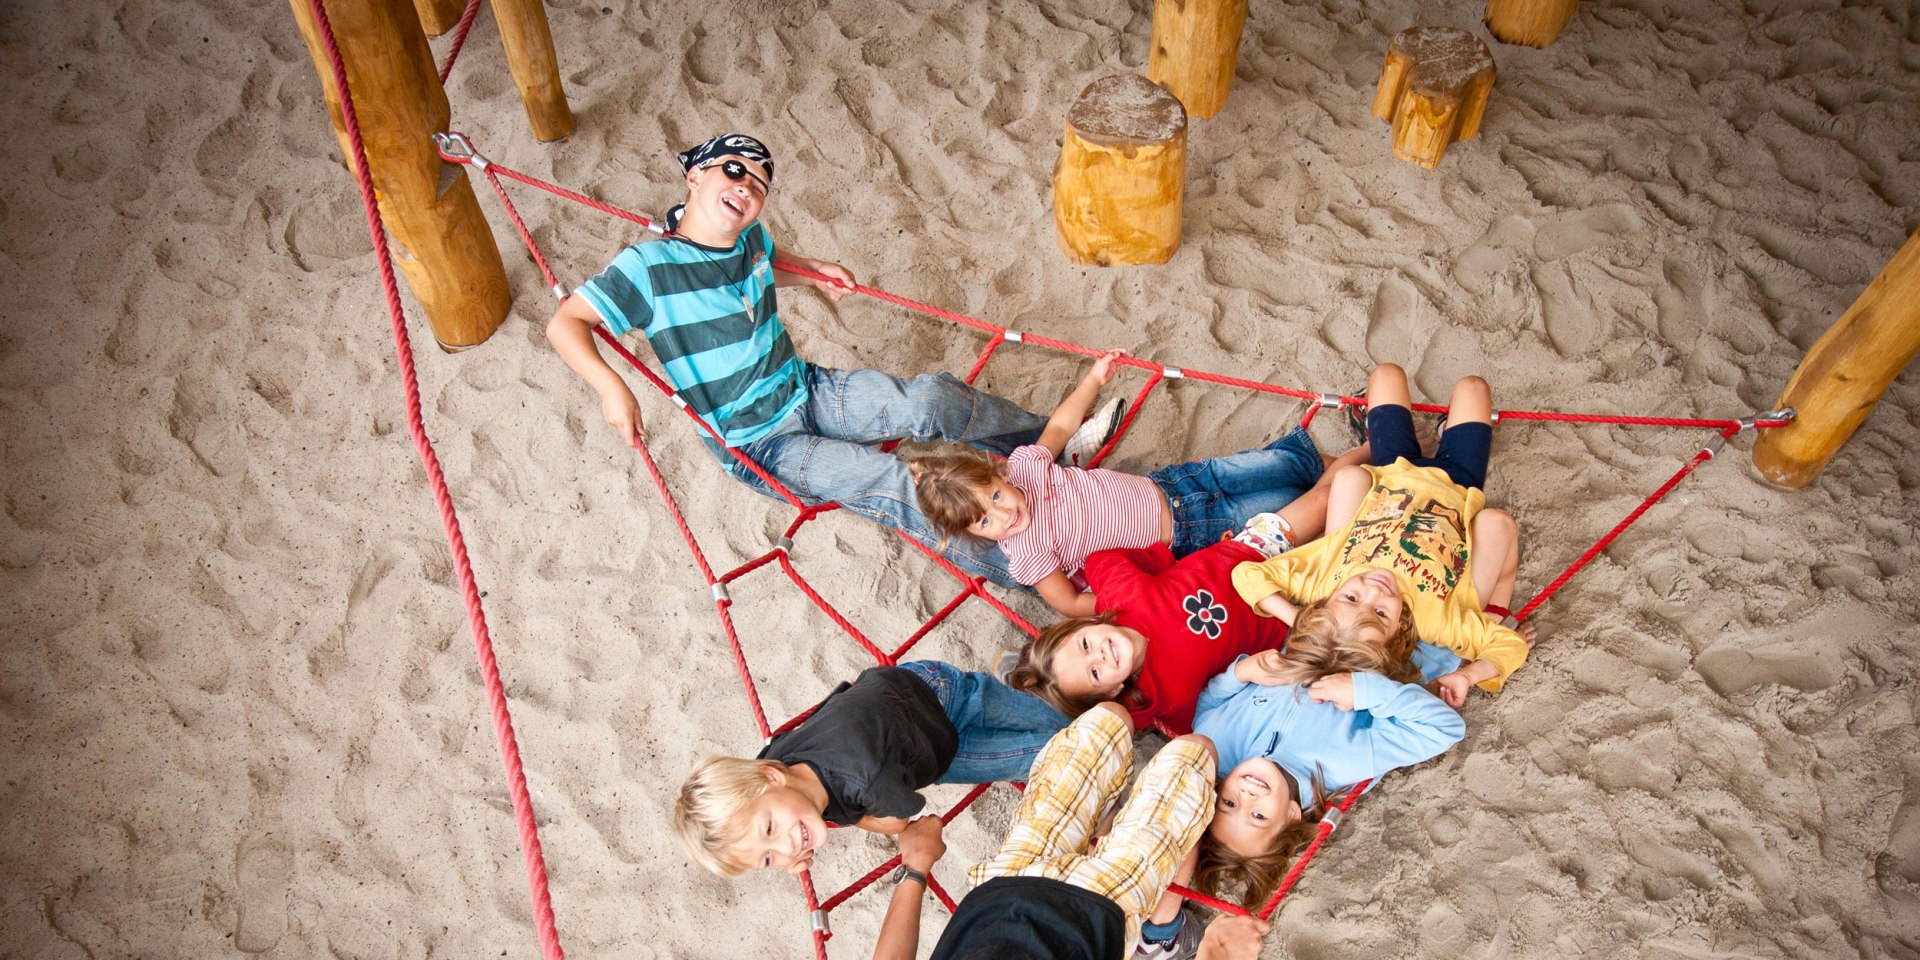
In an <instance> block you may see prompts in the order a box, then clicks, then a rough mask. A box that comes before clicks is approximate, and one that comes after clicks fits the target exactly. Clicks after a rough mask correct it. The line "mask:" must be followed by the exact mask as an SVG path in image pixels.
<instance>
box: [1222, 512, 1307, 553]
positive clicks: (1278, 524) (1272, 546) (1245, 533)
mask: <svg viewBox="0 0 1920 960" xmlns="http://www.w3.org/2000/svg"><path fill="white" fill-rule="evenodd" d="M1233 542H1235V543H1244V544H1246V545H1247V546H1249V547H1252V548H1254V549H1255V550H1258V551H1260V555H1261V556H1263V557H1268V558H1272V557H1277V556H1279V555H1281V554H1283V553H1286V552H1287V551H1288V550H1292V549H1293V528H1292V527H1290V526H1288V525H1287V521H1286V518H1284V517H1282V516H1280V515H1279V514H1277V513H1256V514H1254V515H1253V519H1251V520H1248V521H1247V525H1246V527H1245V528H1244V529H1242V530H1241V531H1240V532H1239V533H1237V534H1234V536H1233Z"/></svg>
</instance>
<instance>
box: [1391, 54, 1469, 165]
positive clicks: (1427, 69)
mask: <svg viewBox="0 0 1920 960" xmlns="http://www.w3.org/2000/svg"><path fill="white" fill-rule="evenodd" d="M1493 75H1494V70H1493V54H1491V53H1488V52H1487V45H1486V44H1484V43H1481V42H1480V40H1479V38H1477V37H1475V36H1474V35H1473V34H1471V33H1468V32H1466V31H1465V30H1456V29H1454V28H1452V27H1414V28H1413V29H1411V30H1402V31H1400V32H1399V33H1397V34H1395V35H1394V38H1393V42H1392V43H1391V44H1388V46H1387V64H1386V66H1385V67H1384V68H1383V69H1382V70H1381V71H1380V86H1379V88H1378V89H1377V90H1376V91H1375V92H1374V95H1373V115H1374V116H1376V117H1379V118H1380V119H1382V120H1387V121H1390V122H1392V124H1393V155H1394V156H1396V157H1399V158H1400V159H1402V160H1406V161H1408V162H1410V163H1417V164H1419V165H1420V166H1423V167H1426V168H1427V169H1429V170H1431V169H1433V168H1434V167H1437V166H1439V165H1440V158H1441V157H1443V156H1446V153H1447V145H1448V144H1450V143H1452V142H1454V141H1456V140H1472V139H1473V138H1474V137H1475V136H1478V135H1479V133H1480V118H1481V116H1482V115H1483V114H1485V113H1486V110H1487V95H1488V94H1490V93H1492V92H1493Z"/></svg>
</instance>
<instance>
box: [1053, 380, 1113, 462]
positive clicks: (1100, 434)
mask: <svg viewBox="0 0 1920 960" xmlns="http://www.w3.org/2000/svg"><path fill="white" fill-rule="evenodd" d="M1126 415H1127V398H1125V397H1114V398H1113V399H1112V400H1109V401H1107V403H1106V405H1105V406H1103V407H1101V408H1100V409H1098V410H1095V411H1094V412H1093V416H1090V417H1088V418H1087V422H1085V423H1083V424H1081V425H1080V429H1078V430H1075V431H1074V432H1073V436H1071V437H1068V438H1067V443H1066V446H1064V447H1062V448H1061V449H1060V457H1059V464H1060V465H1061V466H1063V467H1077V466H1080V465H1082V464H1085V463H1091V462H1092V461H1093V455H1094V454H1096V453H1099V452H1100V448H1101V447H1104V446H1106V445H1107V441H1108V440H1112V439H1113V435H1114V433H1115V431H1118V430H1119V429H1120V421H1121V420H1122V419H1124V418H1125V417H1126Z"/></svg>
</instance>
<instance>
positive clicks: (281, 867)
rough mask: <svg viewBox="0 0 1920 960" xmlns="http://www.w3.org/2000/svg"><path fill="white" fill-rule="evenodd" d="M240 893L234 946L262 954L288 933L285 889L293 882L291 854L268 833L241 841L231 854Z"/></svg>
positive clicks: (234, 880)
mask: <svg viewBox="0 0 1920 960" xmlns="http://www.w3.org/2000/svg"><path fill="white" fill-rule="evenodd" d="M233 883H234V887H235V888H236V889H237V890H238V891H239V895H238V898H237V899H238V900H239V905H240V908H239V911H238V916H237V917H236V918H235V920H234V930H233V945H234V947H235V948H237V949H238V950H240V952H242V953H265V952H267V951H268V950H271V949H273V948H274V945H276V944H278V943H279V942H280V938H281V937H283V936H285V935H286V933H287V890H288V888H289V887H290V886H291V885H292V883H293V851H292V850H291V849H288V847H287V845H286V844H285V843H284V842H282V841H281V840H280V838H278V837H276V836H274V835H273V834H270V833H255V834H251V835H249V836H248V837H247V838H246V839H244V840H242V841H240V847H239V849H238V850H237V851H235V853H234V855H233Z"/></svg>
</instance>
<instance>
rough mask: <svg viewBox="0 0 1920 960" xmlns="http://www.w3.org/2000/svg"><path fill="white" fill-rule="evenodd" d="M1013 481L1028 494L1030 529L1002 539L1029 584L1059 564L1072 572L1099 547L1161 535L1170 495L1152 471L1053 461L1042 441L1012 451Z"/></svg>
mask: <svg viewBox="0 0 1920 960" xmlns="http://www.w3.org/2000/svg"><path fill="white" fill-rule="evenodd" d="M1007 482H1009V483H1011V484H1013V485H1014V486H1016V487H1019V488H1020V492H1021V493H1023V494H1025V495H1026V497H1027V513H1028V514H1029V515H1030V516H1031V517H1032V518H1033V519H1032V522H1031V523H1029V524H1028V526H1027V529H1025V530H1022V531H1020V532H1019V533H1016V534H1014V535H1013V536H1011V537H1008V538H1006V539H1005V540H1002V541H1000V549H1001V550H1004V551H1006V554H1007V572H1008V573H1010V574H1012V575H1013V578H1014V579H1015V580H1018V581H1020V582H1021V583H1024V584H1027V585H1029V586H1031V585H1033V584H1036V583H1039V582H1040V581H1041V580H1044V579H1046V576H1047V574H1050V573H1052V572H1054V571H1055V570H1059V571H1061V572H1063V573H1065V574H1066V575H1067V576H1069V577H1072V576H1073V575H1074V574H1076V573H1078V572H1079V571H1080V567H1081V565H1083V564H1084V563H1086V560H1087V557H1088V556H1089V555H1091V554H1092V553H1094V552H1095V551H1097V550H1111V549H1113V548H1115V547H1150V546H1152V545H1154V544H1156V543H1159V542H1160V517H1161V511H1162V510H1164V509H1165V507H1164V506H1162V504H1164V503H1165V497H1164V496H1163V495H1162V494H1161V493H1160V488H1159V487H1158V486H1155V485H1154V482H1153V481H1152V480H1149V479H1147V478H1146V477H1137V476H1134V475H1133V474H1130V473H1119V472H1117V471H1113V470H1101V469H1093V470H1082V469H1081V468H1079V467H1062V466H1060V465H1058V464H1056V463H1054V462H1053V452H1052V451H1050V450H1048V449H1047V448H1046V447H1043V446H1041V445H1039V444H1030V445H1028V446H1024V447H1020V448H1019V449H1017V450H1015V451H1013V453H1012V454H1010V455H1008V457H1007Z"/></svg>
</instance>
